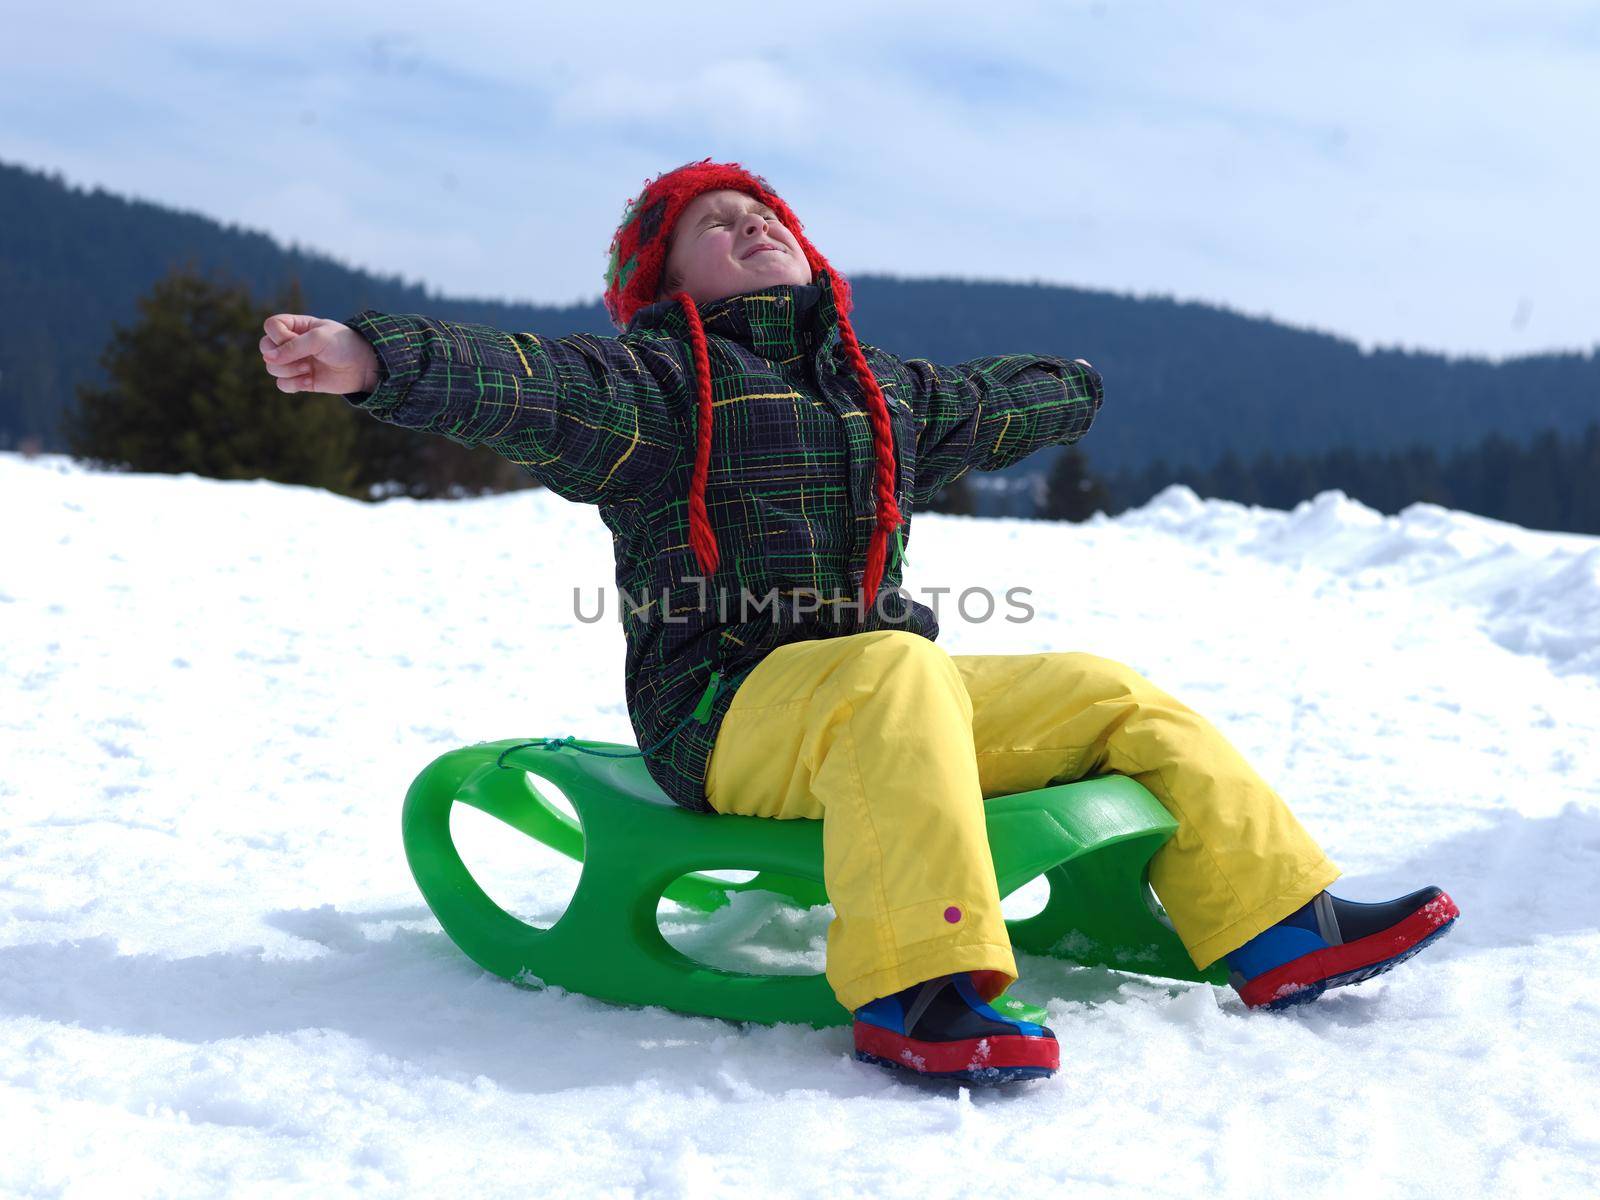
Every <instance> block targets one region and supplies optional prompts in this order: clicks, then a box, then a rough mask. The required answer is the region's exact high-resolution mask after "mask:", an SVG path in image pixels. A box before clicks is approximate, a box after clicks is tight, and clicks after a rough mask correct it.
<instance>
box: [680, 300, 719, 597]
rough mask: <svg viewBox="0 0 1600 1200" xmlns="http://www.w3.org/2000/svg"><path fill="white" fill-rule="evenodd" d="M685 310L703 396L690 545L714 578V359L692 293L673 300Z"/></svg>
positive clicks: (691, 488)
mask: <svg viewBox="0 0 1600 1200" xmlns="http://www.w3.org/2000/svg"><path fill="white" fill-rule="evenodd" d="M672 298H673V299H674V300H676V301H677V302H678V303H679V304H680V305H682V307H683V316H684V320H686V321H688V323H689V345H690V347H691V349H692V350H693V352H694V377H695V378H694V382H695V391H696V393H697V394H698V396H699V414H700V419H699V422H698V425H699V429H698V430H697V431H696V433H697V436H696V439H695V447H694V477H693V479H692V481H691V482H690V484H689V545H690V546H691V547H693V549H694V556H695V559H696V561H698V562H699V564H700V570H701V571H702V572H704V573H705V574H706V575H710V574H711V573H712V572H713V571H715V570H716V569H717V560H718V558H719V557H720V555H719V553H718V551H717V536H716V534H714V533H712V532H711V518H710V516H709V515H707V513H706V476H707V475H708V474H710V472H711V357H710V355H709V354H707V353H706V331H705V327H704V326H703V325H701V324H700V310H699V309H698V308H696V307H695V303H694V297H693V296H691V295H689V293H688V292H678V293H677V294H676V295H674V296H673V297H672Z"/></svg>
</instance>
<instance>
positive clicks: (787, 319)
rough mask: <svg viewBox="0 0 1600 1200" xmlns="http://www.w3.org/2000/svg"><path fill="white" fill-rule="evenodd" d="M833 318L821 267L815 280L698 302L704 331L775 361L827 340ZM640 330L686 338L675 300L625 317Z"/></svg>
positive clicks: (836, 315)
mask: <svg viewBox="0 0 1600 1200" xmlns="http://www.w3.org/2000/svg"><path fill="white" fill-rule="evenodd" d="M838 321H839V311H838V308H837V306H836V303H835V299H834V291H833V280H832V279H830V278H829V276H828V272H826V271H819V272H817V275H816V282H814V283H809V284H796V283H785V284H780V285H778V286H776V287H769V288H762V289H761V290H760V291H756V292H741V293H739V294H738V295H736V296H727V297H725V298H723V299H721V300H716V301H713V302H712V303H710V304H705V305H701V306H700V322H701V324H702V325H704V326H705V330H706V332H707V333H708V334H713V335H715V336H717V337H723V338H729V339H731V340H733V341H737V342H743V343H744V344H745V345H747V346H749V347H750V348H751V349H752V350H754V351H755V352H756V353H757V354H759V355H761V357H763V358H767V359H772V360H774V361H777V362H783V361H786V360H788V359H791V358H794V357H795V356H796V355H800V354H805V353H808V352H810V351H812V350H815V349H817V348H818V346H819V344H827V343H831V342H832V340H833V336H831V335H836V334H837V327H838ZM641 329H661V330H663V331H664V332H666V333H669V334H671V335H672V336H674V337H687V336H688V329H689V325H688V321H687V320H686V319H685V317H684V315H683V307H682V305H680V304H679V303H678V302H677V301H676V300H658V301H656V303H654V304H651V305H647V306H646V307H644V308H641V309H640V310H639V311H638V312H637V313H635V314H634V316H633V320H631V321H629V322H628V328H627V332H628V333H635V332H637V331H639V330H641Z"/></svg>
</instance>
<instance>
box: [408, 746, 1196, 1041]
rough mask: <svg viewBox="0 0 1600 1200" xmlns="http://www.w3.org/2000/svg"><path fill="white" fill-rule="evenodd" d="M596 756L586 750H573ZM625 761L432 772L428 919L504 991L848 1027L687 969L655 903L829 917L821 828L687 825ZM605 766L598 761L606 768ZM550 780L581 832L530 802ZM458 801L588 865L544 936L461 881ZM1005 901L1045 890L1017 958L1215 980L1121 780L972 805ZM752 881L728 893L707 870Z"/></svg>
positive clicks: (540, 756) (829, 1003) (741, 981)
mask: <svg viewBox="0 0 1600 1200" xmlns="http://www.w3.org/2000/svg"><path fill="white" fill-rule="evenodd" d="M585 748H586V749H588V750H591V751H596V752H598V753H585V752H584V749H585ZM633 749H634V748H633V747H631V746H623V745H618V744H616V743H612V742H587V741H577V740H576V739H572V738H566V739H541V740H540V741H537V742H531V743H530V742H527V741H517V740H515V739H508V740H505V741H498V742H481V743H479V744H478V745H475V746H468V747H466V748H464V749H461V750H452V751H451V752H449V753H448V754H444V755H441V756H440V757H439V758H437V759H435V760H434V761H433V762H432V763H431V764H429V766H428V767H427V769H425V770H424V771H423V772H422V773H421V774H420V775H418V776H417V778H416V780H415V782H413V783H412V785H411V788H410V790H409V791H408V792H407V794H406V802H405V810H404V813H403V815H402V819H401V825H402V832H403V836H404V840H405V848H406V858H407V860H408V861H409V863H410V865H411V872H412V874H413V875H414V876H415V877H416V880H417V885H418V887H420V888H421V890H422V894H423V896H424V898H425V899H426V900H427V902H428V907H429V908H431V909H432V910H433V912H434V915H435V916H436V917H438V919H439V924H440V925H442V926H443V927H444V931H445V933H446V934H448V935H449V937H450V939H451V940H452V941H454V942H455V943H456V945H458V946H459V947H461V949H462V950H464V951H465V952H466V954H467V955H468V957H470V958H471V959H472V960H473V961H474V962H476V963H477V964H478V965H479V966H481V967H483V968H484V969H485V970H487V971H492V972H493V973H494V974H496V975H500V976H503V977H505V978H506V979H509V980H512V981H514V982H517V983H522V984H529V985H534V986H539V985H554V986H557V987H562V988H566V989H568V990H569V991H574V992H581V993H583V994H585V995H589V996H594V997H597V998H599V999H601V1000H608V1001H612V1002H614V1003H619V1004H635V1005H650V1004H655V1005H661V1006H663V1007H665V1008H670V1009H674V1010H676V1011H678V1012H684V1013H695V1014H699V1015H702V1016H711V1017H722V1018H725V1019H727V1020H733V1021H755V1022H761V1023H764V1024H772V1023H776V1022H780V1021H792V1022H800V1023H804V1024H809V1025H815V1026H826V1025H838V1024H843V1023H845V1022H847V1021H848V1020H849V1019H850V1014H849V1013H847V1012H846V1011H845V1010H844V1008H843V1007H841V1006H840V1004H839V1002H838V1001H837V1000H835V999H834V996H833V992H832V991H831V990H830V989H829V987H828V984H827V982H826V980H825V979H824V978H823V976H822V975H820V974H815V975H762V974H741V973H739V972H737V971H729V970H724V969H721V968H718V967H712V966H708V965H706V964H704V963H700V962H696V961H695V960H694V959H692V958H690V957H688V956H687V955H685V954H683V953H681V952H680V951H678V950H677V949H675V948H674V947H673V946H671V945H670V944H669V943H668V942H667V940H666V939H665V938H664V937H663V936H662V934H661V930H660V928H659V927H658V925H657V924H656V908H657V904H658V902H659V900H660V899H661V897H663V896H665V897H666V898H667V899H669V900H672V901H674V902H676V903H677V904H680V905H683V906H686V907H689V908H693V909H698V910H700V911H702V912H710V911H713V910H715V909H717V908H720V907H721V906H723V905H725V904H727V903H728V902H729V896H730V894H731V893H734V892H742V891H762V892H769V893H777V894H778V895H780V896H782V897H784V898H785V899H786V900H788V901H790V902H793V903H794V904H797V905H800V906H804V907H809V906H813V905H818V904H825V903H827V893H826V892H825V891H824V890H823V886H822V823H821V822H820V821H773V820H764V819H762V818H760V817H733V816H716V815H706V814H703V813H693V812H689V811H687V810H685V809H682V808H679V807H678V806H676V805H675V804H673V803H672V801H671V800H669V799H668V798H667V796H666V794H665V793H664V792H662V791H661V789H660V788H659V787H658V786H657V785H656V783H655V781H654V780H653V779H651V778H650V775H649V773H648V772H647V771H646V770H645V766H644V761H643V760H642V759H640V758H638V757H609V756H611V755H616V756H620V755H626V754H628V753H629V752H630V751H632V750H633ZM602 755H607V757H602ZM541 780H547V781H548V782H549V783H551V784H554V785H555V786H556V787H558V788H560V790H561V791H562V792H563V793H564V794H565V795H566V797H567V798H568V799H569V800H570V801H571V803H572V806H573V807H574V808H575V809H576V810H577V813H578V816H579V818H580V821H581V825H580V824H579V822H577V821H574V820H573V819H572V818H571V817H570V816H569V815H568V814H567V813H566V812H564V811H563V810H561V809H560V808H557V807H556V806H554V805H553V804H551V803H550V802H549V801H548V800H547V799H546V798H545V796H543V795H542V794H541V793H540V792H539V790H538V784H539V781H541ZM458 803H459V804H469V805H471V806H473V807H474V808H477V809H480V810H482V811H483V812H485V813H488V814H489V815H490V816H493V817H497V818H499V819H500V820H501V821H504V822H505V823H506V824H507V825H509V826H511V827H512V828H514V829H517V830H520V831H521V832H522V833H525V834H527V835H528V836H529V837H533V838H536V839H538V840H539V841H541V842H543V843H544V844H545V845H547V846H550V847H551V848H553V849H555V850H559V851H560V852H561V853H563V854H566V855H569V856H570V857H572V858H574V859H577V860H578V861H580V862H582V863H583V871H582V873H581V875H580V877H579V880H578V886H577V890H576V891H575V893H574V894H573V896H572V899H571V902H570V903H569V904H568V905H567V909H566V912H565V913H564V914H563V915H562V917H561V919H560V920H558V921H557V922H556V923H555V924H554V925H552V926H551V927H550V928H548V929H539V928H536V927H534V926H531V925H528V924H526V923H525V922H523V921H520V920H518V919H517V918H516V917H514V916H512V915H511V914H510V913H508V912H506V911H505V910H504V909H503V908H501V907H500V906H499V905H497V904H496V903H495V902H494V901H493V900H491V899H490V898H489V897H488V895H486V894H485V893H484V891H483V889H482V888H481V887H479V886H478V884H477V882H476V881H475V880H474V879H473V878H472V875H471V873H470V872H468V870H467V868H466V866H465V865H464V864H463V863H462V861H461V856H460V854H458V853H457V852H456V847H455V843H454V842H453V841H452V840H451V836H450V809H451V806H452V805H454V804H458ZM984 807H985V812H986V814H987V819H988V827H989V844H990V847H991V849H992V850H993V854H994V863H995V874H996V877H997V878H998V881H999V884H1000V894H1001V895H1002V896H1004V895H1008V894H1009V893H1011V892H1013V891H1015V890H1016V889H1018V888H1019V887H1021V886H1023V885H1024V884H1025V883H1027V882H1029V881H1030V880H1032V879H1034V878H1036V877H1038V876H1040V875H1043V876H1045V878H1046V879H1047V880H1048V881H1049V884H1050V897H1049V900H1048V902H1047V903H1046V904H1045V907H1044V908H1043V909H1042V910H1041V911H1040V912H1039V913H1037V914H1036V915H1034V916H1031V917H1027V918H1024V919H1021V920H1016V921H1008V922H1007V926H1008V927H1009V929H1010V932H1011V940H1012V944H1013V945H1014V946H1015V947H1016V949H1018V950H1020V951H1023V952H1026V953H1030V954H1041V955H1050V956H1054V957H1057V958H1064V959H1070V960H1071V961H1073V962H1076V963H1082V964H1084V965H1091V966H1109V967H1116V968H1118V969H1121V970H1125V971H1135V972H1138V973H1140V974H1144V975H1155V976H1161V977H1163V978H1168V979H1182V980H1191V981H1193V980H1201V979H1205V980H1209V981H1210V982H1213V983H1223V982H1226V976H1225V972H1224V970H1223V969H1222V968H1221V967H1220V966H1213V967H1212V968H1210V969H1208V970H1207V971H1204V972H1201V971H1197V970H1196V969H1195V967H1194V963H1193V962H1192V960H1191V959H1190V958H1189V954H1188V952H1187V951H1186V950H1185V949H1184V948H1183V945H1182V943H1181V942H1179V940H1178V938H1177V935H1176V934H1174V933H1173V931H1172V929H1171V927H1170V926H1169V925H1168V924H1167V923H1166V920H1165V918H1164V916H1163V915H1162V914H1161V913H1160V910H1159V908H1158V906H1157V905H1156V902H1155V898H1154V896H1153V894H1152V893H1151V891H1150V888H1149V886H1148V883H1147V880H1146V873H1147V869H1148V865H1149V862H1150V857H1151V855H1153V854H1154V853H1155V852H1156V850H1157V849H1158V848H1159V847H1160V846H1161V844H1162V843H1163V842H1165V841H1166V840H1167V839H1168V838H1169V837H1171V836H1172V834H1173V832H1174V831H1175V830H1176V829H1177V822H1175V821H1174V820H1173V819H1172V817H1171V816H1170V815H1169V814H1168V813H1167V811H1166V809H1164V808H1163V807H1162V806H1161V804H1160V802H1159V801H1158V800H1156V799H1155V797H1154V796H1152V795H1151V794H1150V793H1149V792H1147V791H1146V790H1145V789H1144V788H1142V787H1140V786H1139V785H1138V784H1137V783H1135V782H1134V781H1133V780H1131V779H1128V778H1126V777H1123V776H1119V775H1108V776H1104V777H1101V778H1098V779H1090V780H1085V781H1083V782H1080V783H1071V784H1062V785H1058V786H1056V787H1046V788H1040V789H1039V790H1037V791H1032V792H1019V793H1017V794H1015V795H1010V796H1001V797H995V798H991V799H989V800H988V801H986V803H985V806H984ZM713 870H740V871H756V872H758V874H757V875H756V876H755V877H754V878H752V879H750V880H748V881H746V882H742V883H728V882H724V881H722V880H720V879H716V878H713V877H710V876H707V875H704V874H700V872H703V871H713Z"/></svg>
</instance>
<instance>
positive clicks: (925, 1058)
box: [855, 1022, 1061, 1084]
mask: <svg viewBox="0 0 1600 1200" xmlns="http://www.w3.org/2000/svg"><path fill="white" fill-rule="evenodd" d="M855 1050H856V1061H858V1062H866V1063H874V1064H876V1065H877V1066H880V1067H888V1068H890V1069H892V1070H896V1071H908V1072H910V1073H911V1074H913V1075H920V1076H922V1077H923V1078H925V1079H958V1080H961V1081H963V1082H965V1083H977V1084H995V1083H1010V1082H1012V1081H1013V1080H1018V1079H1046V1078H1048V1077H1049V1076H1051V1075H1054V1074H1055V1072H1056V1069H1057V1068H1058V1067H1060V1065H1061V1047H1060V1044H1059V1043H1058V1042H1057V1041H1056V1040H1055V1038H1053V1037H1051V1038H1040V1037H1024V1036H1021V1035H1002V1036H999V1037H985V1038H970V1039H967V1040H965V1041H959V1042H920V1041H917V1040H916V1039H915V1038H908V1037H906V1036H904V1035H903V1034H898V1033H894V1032H892V1031H891V1030H888V1029H883V1028H880V1027H879V1026H876V1025H869V1024H867V1023H865V1022H857V1024H856V1028H855Z"/></svg>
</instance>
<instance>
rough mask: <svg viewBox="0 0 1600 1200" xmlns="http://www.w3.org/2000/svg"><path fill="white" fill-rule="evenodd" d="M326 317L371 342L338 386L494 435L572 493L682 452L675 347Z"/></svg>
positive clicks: (604, 497) (501, 447)
mask: <svg viewBox="0 0 1600 1200" xmlns="http://www.w3.org/2000/svg"><path fill="white" fill-rule="evenodd" d="M276 320H279V318H277V317H274V318H270V319H269V321H268V323H267V329H268V335H269V337H268V338H266V339H263V357H264V358H266V360H267V362H268V369H269V370H273V367H272V361H273V360H272V357H271V356H270V355H269V354H268V352H267V348H266V345H265V343H266V342H267V341H268V340H270V338H271V335H272V322H273V321H276ZM323 324H324V325H327V326H334V327H336V328H337V329H342V330H348V331H353V332H354V333H355V334H357V335H359V338H360V339H361V342H362V343H363V345H364V346H367V347H370V349H371V353H372V356H373V357H372V358H371V359H368V360H367V362H368V363H369V365H371V366H373V367H374V368H375V369H374V370H373V371H372V372H371V373H369V374H367V375H365V376H361V375H359V374H351V375H347V376H342V377H340V378H357V379H359V380H360V382H359V383H356V384H355V385H354V386H352V387H350V389H349V390H348V391H342V392H341V393H340V394H343V395H344V397H345V399H346V400H348V401H349V402H350V403H352V404H354V405H355V406H356V407H358V408H362V409H365V410H366V411H367V412H370V413H371V414H372V415H373V416H375V417H378V418H379V419H381V420H384V421H388V422H389V423H391V424H394V425H401V426H404V427H405V428H407V429H415V430H419V431H421V432H425V433H436V434H441V435H443V436H445V437H448V438H450V439H451V440H453V441H456V442H459V443H460V444H462V445H464V446H477V445H483V444H487V445H489V446H491V447H492V448H493V449H494V450H495V451H496V452H497V453H499V454H500V455H502V456H503V457H505V458H508V459H510V460H511V461H512V462H515V463H517V464H518V465H520V466H522V467H523V468H524V469H525V470H527V472H528V473H529V474H530V475H532V476H533V477H534V478H535V479H537V480H539V481H540V482H541V483H543V484H545V485H546V486H547V487H549V488H550V490H551V491H553V492H555V493H556V494H557V495H560V496H563V497H565V498H566V499H568V500H576V501H581V502H585V503H592V504H609V503H618V502H621V501H623V500H627V499H631V498H634V497H636V496H638V495H640V494H641V493H642V492H643V491H644V490H645V489H646V488H647V487H648V486H649V485H650V484H651V483H652V482H654V481H658V480H659V479H660V478H661V477H662V476H663V475H664V474H665V472H666V470H667V468H668V467H669V466H670V464H671V462H672V461H673V459H674V458H675V457H676V455H677V454H678V453H679V449H678V448H679V445H680V440H679V438H678V437H677V436H675V434H674V426H675V420H676V419H675V418H674V417H673V415H672V413H671V411H670V409H671V403H672V396H674V395H679V396H681V395H682V394H683V393H682V391H681V389H680V388H678V387H676V386H675V385H676V384H677V382H678V381H679V378H680V376H681V373H682V371H683V367H684V364H682V363H681V362H680V361H678V359H677V357H676V356H671V355H668V354H665V353H662V352H660V351H658V350H651V351H643V350H638V349H636V348H635V347H633V346H630V345H629V344H627V343H626V342H624V341H622V340H620V339H618V338H611V337H598V336H594V335H590V334H575V335H573V336H570V337H563V338H545V337H540V336H538V335H536V334H531V333H515V334H513V333H505V332H502V331H501V330H498V329H493V328H490V327H489V326H487V325H474V324H467V323H461V322H451V321H441V320H437V319H435V318H432V317H425V316H416V315H410V314H395V313H379V312H374V311H372V310H370V309H369V310H366V311H364V312H362V313H360V314H358V315H356V316H354V317H351V318H350V319H349V320H348V321H345V322H343V323H340V322H331V321H330V322H324V323H323ZM312 332H315V331H312ZM304 336H307V337H309V336H311V333H307V334H305V335H304ZM334 336H336V335H334V334H330V335H329V339H328V340H332V338H333V337H334ZM337 336H338V337H340V338H341V339H342V338H344V337H345V336H346V335H343V334H339V335H337ZM293 344H294V343H292V342H286V343H285V344H284V346H283V350H284V351H286V352H287V351H289V350H290V347H291V346H292V345H293ZM280 370H281V369H280ZM280 370H273V373H274V374H279V373H280ZM353 370H354V369H352V371H353ZM281 386H283V385H282V383H281V382H280V387H281ZM302 390H303V389H302ZM317 390H329V389H328V388H327V387H325V386H320V387H318V388H317Z"/></svg>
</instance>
